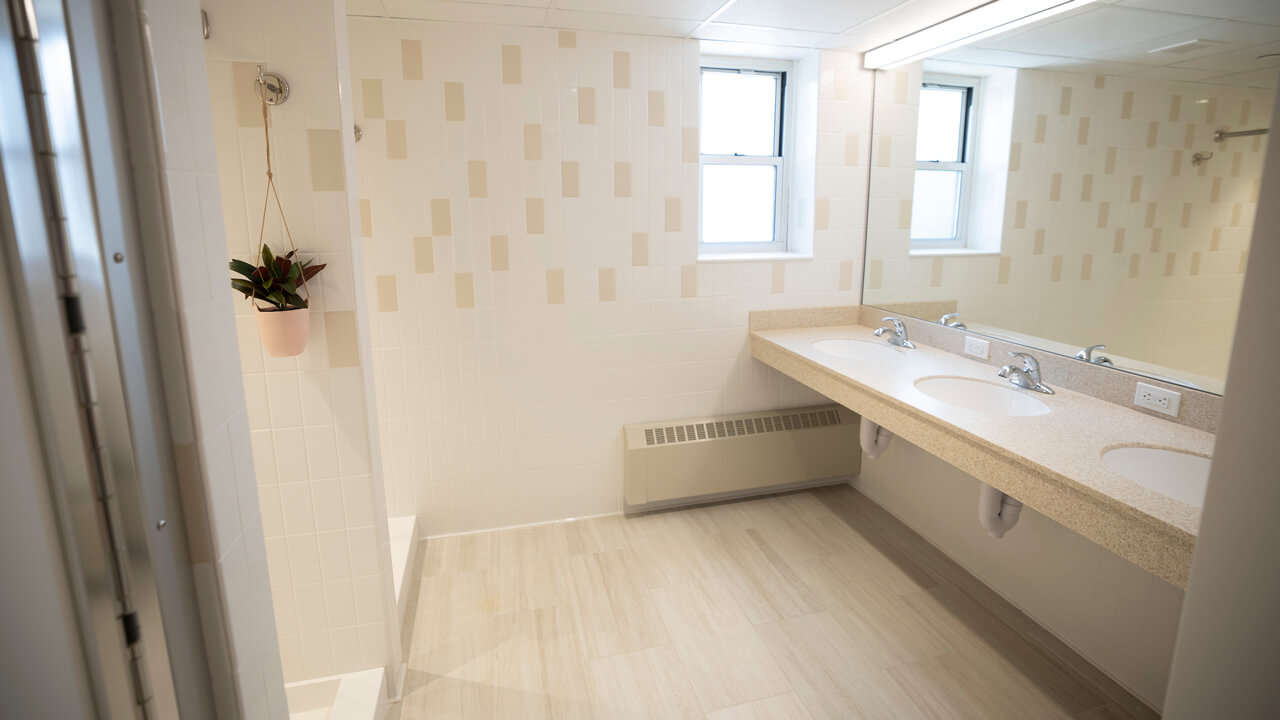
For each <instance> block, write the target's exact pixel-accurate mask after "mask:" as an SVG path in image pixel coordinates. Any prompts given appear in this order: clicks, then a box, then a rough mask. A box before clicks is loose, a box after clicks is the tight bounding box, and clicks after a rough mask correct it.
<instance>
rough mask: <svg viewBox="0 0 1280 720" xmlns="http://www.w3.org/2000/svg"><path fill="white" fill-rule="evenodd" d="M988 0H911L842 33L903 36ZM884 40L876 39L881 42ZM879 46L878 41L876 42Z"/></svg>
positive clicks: (896, 37)
mask: <svg viewBox="0 0 1280 720" xmlns="http://www.w3.org/2000/svg"><path fill="white" fill-rule="evenodd" d="M988 1H989V0H910V1H909V2H906V3H903V4H901V5H897V6H895V7H893V8H891V9H890V10H888V11H886V12H885V13H884V14H883V15H880V16H877V17H875V18H873V19H871V20H868V21H866V22H863V23H861V24H859V25H856V26H854V27H851V28H845V30H844V32H845V34H848V35H851V36H854V37H868V38H873V37H874V38H881V37H883V38H889V41H892V40H897V39H898V38H901V37H906V36H907V35H910V34H911V33H913V32H916V31H917V30H920V29H922V28H926V27H929V26H930V25H934V24H937V23H940V22H942V21H943V20H946V19H948V18H952V17H955V16H956V15H959V14H961V13H964V12H968V11H969V10H972V9H974V8H975V7H978V6H979V5H985V4H986V3H987V2H988ZM883 44H884V43H879V45H883ZM877 47H878V45H877Z"/></svg>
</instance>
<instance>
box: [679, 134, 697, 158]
mask: <svg viewBox="0 0 1280 720" xmlns="http://www.w3.org/2000/svg"><path fill="white" fill-rule="evenodd" d="M698 155H699V152H698V128H696V127H687V128H681V131H680V162H687V163H696V162H698Z"/></svg>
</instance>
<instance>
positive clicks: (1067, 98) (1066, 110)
mask: <svg viewBox="0 0 1280 720" xmlns="http://www.w3.org/2000/svg"><path fill="white" fill-rule="evenodd" d="M1058 114H1059V115H1070V114H1071V86H1070V85H1064V86H1063V88H1062V94H1061V95H1059V97H1058Z"/></svg>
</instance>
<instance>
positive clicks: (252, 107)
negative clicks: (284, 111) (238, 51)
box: [231, 62, 267, 128]
mask: <svg viewBox="0 0 1280 720" xmlns="http://www.w3.org/2000/svg"><path fill="white" fill-rule="evenodd" d="M264 67H267V66H265V65H264ZM231 82H232V84H233V88H232V92H234V93H235V103H236V125H237V126H239V127H247V128H252V127H256V128H261V127H262V98H259V97H258V93H257V91H256V90H255V88H256V87H257V82H258V63H252V62H238V63H231Z"/></svg>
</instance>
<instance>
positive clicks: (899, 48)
mask: <svg viewBox="0 0 1280 720" xmlns="http://www.w3.org/2000/svg"><path fill="white" fill-rule="evenodd" d="M1091 2H1093V0H994V2H989V3H987V4H986V5H982V6H980V7H976V8H974V9H972V10H970V11H969V12H966V13H963V14H960V15H956V16H955V17H953V18H950V19H948V20H943V21H942V22H940V23H938V24H936V25H930V26H929V27H927V28H924V29H923V30H918V31H916V32H914V33H912V34H910V35H907V36H906V37H903V38H899V39H898V40H894V41H893V42H891V43H888V44H887V45H881V46H880V47H878V48H875V49H874V50H868V51H867V52H866V53H863V55H862V64H863V66H864V67H866V68H867V69H868V70H879V69H889V68H894V67H898V66H900V65H905V64H907V63H909V62H914V61H916V60H920V59H921V58H925V57H928V56H930V55H934V54H937V53H940V52H943V51H945V50H950V49H951V48H953V47H958V46H960V45H967V44H969V43H971V42H974V41H977V40H981V39H982V38H985V37H990V36H992V35H996V34H999V33H1003V32H1007V31H1009V30H1012V29H1013V28H1016V27H1021V26H1023V25H1027V24H1029V23H1033V22H1037V21H1040V20H1043V19H1045V18H1048V17H1052V16H1054V15H1057V14H1059V13H1063V12H1066V11H1067V10H1074V9H1076V8H1078V7H1083V6H1084V5H1088V4H1089V3H1091Z"/></svg>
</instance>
